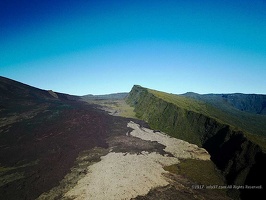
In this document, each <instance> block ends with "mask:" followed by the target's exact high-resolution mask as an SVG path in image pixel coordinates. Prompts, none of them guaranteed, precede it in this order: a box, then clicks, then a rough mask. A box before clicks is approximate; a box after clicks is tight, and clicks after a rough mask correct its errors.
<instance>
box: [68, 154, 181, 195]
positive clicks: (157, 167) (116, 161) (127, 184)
mask: <svg viewBox="0 0 266 200" xmlns="http://www.w3.org/2000/svg"><path fill="white" fill-rule="evenodd" d="M101 159H102V160H101V161H100V162H98V163H95V164H93V165H91V166H90V167H89V168H88V169H89V173H88V174H87V175H86V176H85V177H84V178H82V179H81V180H79V182H78V184H77V185H76V186H75V187H74V188H73V189H71V190H70V191H69V192H67V193H66V194H65V197H70V198H73V199H90V200H94V199H95V200H96V199H97V200H106V199H109V200H113V199H115V200H118V199H131V198H134V197H137V196H138V195H145V194H147V193H148V192H149V191H150V189H152V188H155V187H159V186H165V185H168V181H167V179H166V178H165V177H164V176H163V173H167V172H166V171H165V170H164V169H163V166H167V165H173V164H178V163H179V161H178V159H177V158H174V157H166V156H162V155H160V154H157V153H146V152H143V154H140V155H136V154H126V155H125V154H124V153H114V152H111V153H109V154H107V155H106V156H103V157H102V158H101Z"/></svg>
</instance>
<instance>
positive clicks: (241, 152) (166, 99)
mask: <svg viewBox="0 0 266 200" xmlns="http://www.w3.org/2000/svg"><path fill="white" fill-rule="evenodd" d="M127 102H128V103H129V104H130V105H131V106H134V108H135V109H134V111H135V112H136V116H137V117H139V118H141V119H143V120H145V121H147V122H148V123H149V125H150V126H151V127H152V128H153V129H158V130H162V131H164V132H166V133H168V134H169V135H171V136H173V137H176V138H179V139H183V140H185V141H188V142H191V143H195V144H197V145H199V146H202V147H204V148H205V149H206V150H207V151H208V152H209V153H210V154H211V159H212V160H213V162H214V163H215V164H216V166H217V167H218V168H219V169H220V170H221V171H222V172H223V175H224V177H225V179H226V180H227V183H228V184H236V185H245V184H247V185H252V184H253V185H258V184H259V185H264V186H265V180H263V179H262V178H261V177H263V176H265V175H266V174H265V170H264V168H265V167H266V166H265V163H266V155H265V149H266V148H265V146H266V145H265V144H266V140H265V137H264V136H261V135H265V124H264V122H265V121H264V119H265V118H264V117H265V116H262V117H261V118H258V119H260V120H258V121H256V120H255V118H252V117H253V115H252V114H248V115H242V112H241V111H239V112H235V113H236V114H234V115H231V114H230V112H225V111H224V110H222V109H219V108H217V107H215V106H213V105H211V104H209V103H206V102H203V101H199V100H195V99H193V98H189V97H185V96H178V95H173V94H168V93H164V92H159V91H155V90H151V89H147V88H143V87H141V86H134V87H133V88H132V90H131V92H130V93H129V96H128V98H127ZM246 116H248V117H249V118H246ZM261 119H262V120H261ZM254 120H255V122H254ZM257 131H259V132H257ZM255 192H258V191H255ZM261 192H262V191H261ZM255 194H258V193H254V191H247V190H243V191H242V190H233V191H232V194H231V196H232V197H234V198H238V197H239V196H241V197H242V198H243V199H245V198H248V197H250V196H249V195H251V196H252V195H255Z"/></svg>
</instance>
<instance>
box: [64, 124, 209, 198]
mask: <svg viewBox="0 0 266 200" xmlns="http://www.w3.org/2000/svg"><path fill="white" fill-rule="evenodd" d="M128 126H129V127H131V128H132V129H134V130H133V131H132V132H131V133H130V134H131V135H132V136H134V137H138V138H141V139H143V140H149V141H157V142H158V143H161V144H163V145H165V146H166V147H165V151H166V152H169V153H171V154H172V155H174V156H175V157H169V156H163V155H160V154H158V153H155V152H153V153H148V152H144V151H143V152H142V154H139V155H137V154H125V153H114V152H110V153H108V154H107V155H105V156H102V157H101V161H100V162H98V163H95V164H93V165H91V166H89V167H88V168H87V171H88V173H87V174H86V175H85V177H83V178H82V179H80V180H79V181H78V183H77V185H76V186H75V187H74V188H72V189H71V190H69V191H68V192H67V193H66V194H65V195H64V198H67V199H69V198H70V199H77V200H81V199H90V200H94V199H95V200H96V199H97V200H106V199H109V200H113V199H115V200H119V199H131V198H135V197H137V196H138V195H146V194H147V193H148V192H149V191H150V190H151V189H153V188H156V187H161V186H166V185H168V184H169V182H170V180H169V179H167V178H166V176H164V175H163V174H164V173H168V172H167V171H165V170H164V169H163V167H164V166H169V165H173V164H178V163H179V160H178V158H198V159H205V160H207V159H209V154H208V153H207V152H206V150H204V149H202V148H199V147H198V146H196V145H192V144H189V143H188V142H185V141H182V140H178V139H175V138H171V137H169V136H167V135H165V134H163V133H161V132H155V133H154V132H153V130H150V129H147V128H140V126H139V125H138V124H136V123H134V122H130V123H128ZM126 135H128V137H131V136H129V134H128V133H127V134H126Z"/></svg>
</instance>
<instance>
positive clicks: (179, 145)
mask: <svg viewBox="0 0 266 200" xmlns="http://www.w3.org/2000/svg"><path fill="white" fill-rule="evenodd" d="M127 126H128V127H130V128H132V129H134V130H133V131H132V132H130V135H132V136H134V137H138V138H140V139H142V140H148V141H156V142H158V143H160V144H162V145H164V146H166V147H165V149H164V150H165V151H166V152H169V153H171V154H173V155H174V156H175V157H177V158H194V159H201V160H210V155H209V153H208V152H207V151H206V150H205V149H203V148H199V147H198V146H197V145H195V144H190V143H188V142H186V141H183V140H179V139H176V138H173V137H170V136H169V135H166V134H165V133H163V132H154V131H153V130H151V129H148V128H140V126H139V125H138V124H136V123H134V122H132V121H131V122H129V123H128V125H127Z"/></svg>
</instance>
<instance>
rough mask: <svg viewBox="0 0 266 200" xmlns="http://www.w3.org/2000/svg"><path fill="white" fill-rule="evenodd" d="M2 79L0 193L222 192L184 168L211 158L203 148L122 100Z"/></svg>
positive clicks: (121, 195) (168, 195)
mask: <svg viewBox="0 0 266 200" xmlns="http://www.w3.org/2000/svg"><path fill="white" fill-rule="evenodd" d="M0 81H1V85H0V86H1V87H0V90H1V91H0V94H1V95H0V114H1V115H0V119H1V120H0V122H1V126H0V181H1V182H0V183H1V184H0V199H49V200H50V199H68V200H69V199H176V198H177V197H178V198H179V199H227V196H226V194H225V192H222V193H221V192H220V191H216V190H206V189H204V191H203V190H198V189H195V187H194V186H195V185H199V184H201V182H200V180H201V179H202V178H200V179H193V178H192V177H191V176H189V174H187V172H185V171H184V169H186V167H183V165H182V163H184V164H186V163H191V161H197V162H199V163H197V164H196V165H197V166H193V165H194V164H193V165H191V164H189V165H190V166H193V169H197V170H195V171H196V172H197V171H199V169H198V167H200V166H199V165H198V164H200V163H201V162H203V163H204V165H205V164H206V163H207V164H212V162H211V161H210V160H209V159H210V156H209V154H208V153H207V152H206V150H204V149H202V148H199V147H197V146H196V145H192V144H189V143H188V142H185V141H182V140H178V139H175V138H171V137H169V136H167V135H166V134H164V133H162V132H160V131H158V130H151V129H149V126H148V124H147V123H146V122H144V121H141V120H138V119H136V118H132V117H135V116H134V113H133V110H132V108H130V107H129V106H128V105H127V104H126V103H125V101H122V100H119V101H114V103H112V102H110V101H108V103H107V104H106V105H105V107H104V108H103V105H96V104H95V103H88V102H84V101H81V100H80V98H79V97H75V96H71V95H66V94H60V93H55V92H52V91H45V90H40V89H37V88H33V87H31V86H28V85H25V84H22V83H18V82H16V81H12V80H9V79H5V78H3V77H1V79H0ZM105 110H108V112H107V111H105ZM123 113H124V114H123ZM125 113H126V115H127V117H125V116H124V117H121V116H117V115H119V114H120V115H125ZM114 115H115V116H114ZM201 164H202V163H201ZM202 168H205V167H202ZM201 170H202V171H200V173H199V174H200V175H204V176H207V177H208V176H209V174H210V172H213V173H214V175H215V176H216V177H217V180H218V179H219V180H220V178H219V172H218V171H217V170H216V169H215V168H214V167H212V168H211V170H209V169H207V168H206V171H207V173H204V169H201ZM192 171H193V170H192ZM206 174H207V175H206ZM208 183H210V184H217V183H221V182H211V181H209V182H208Z"/></svg>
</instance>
